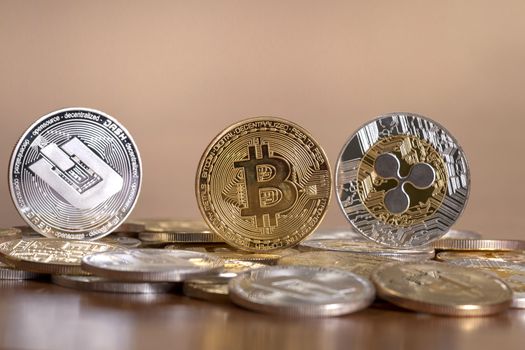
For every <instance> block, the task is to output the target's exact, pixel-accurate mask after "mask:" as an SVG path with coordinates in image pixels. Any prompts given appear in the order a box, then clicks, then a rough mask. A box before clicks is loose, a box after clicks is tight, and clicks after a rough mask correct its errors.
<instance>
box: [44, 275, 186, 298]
mask: <svg viewBox="0 0 525 350" xmlns="http://www.w3.org/2000/svg"><path fill="white" fill-rule="evenodd" d="M51 281H52V282H53V283H54V284H56V285H59V286H62V287H66V288H74V289H82V290H88V291H92V292H107V293H128V294H155V293H168V292H172V291H174V290H175V289H176V288H175V284H173V283H164V282H154V283H141V282H138V283H135V282H119V281H112V280H108V279H106V278H102V277H97V276H67V275H53V276H52V277H51Z"/></svg>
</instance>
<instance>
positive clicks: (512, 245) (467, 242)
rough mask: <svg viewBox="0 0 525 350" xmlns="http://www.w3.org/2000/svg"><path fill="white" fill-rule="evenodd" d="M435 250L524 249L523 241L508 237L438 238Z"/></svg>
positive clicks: (433, 245)
mask: <svg viewBox="0 0 525 350" xmlns="http://www.w3.org/2000/svg"><path fill="white" fill-rule="evenodd" d="M431 246H432V247H434V248H435V249H436V250H525V241H519V240H509V239H439V240H437V241H434V242H432V243H431Z"/></svg>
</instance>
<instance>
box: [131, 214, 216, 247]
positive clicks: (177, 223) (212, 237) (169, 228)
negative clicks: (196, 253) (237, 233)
mask: <svg viewBox="0 0 525 350" xmlns="http://www.w3.org/2000/svg"><path fill="white" fill-rule="evenodd" d="M141 222H142V223H143V224H144V226H145V229H146V231H145V232H141V233H139V238H140V239H141V240H142V241H143V242H146V243H183V242H186V243H212V242H224V240H223V239H222V238H221V237H220V236H218V235H217V234H216V233H215V232H213V231H212V230H210V228H209V226H208V225H207V224H206V223H205V222H204V221H191V220H186V221H185V220H170V219H166V220H143V221H141Z"/></svg>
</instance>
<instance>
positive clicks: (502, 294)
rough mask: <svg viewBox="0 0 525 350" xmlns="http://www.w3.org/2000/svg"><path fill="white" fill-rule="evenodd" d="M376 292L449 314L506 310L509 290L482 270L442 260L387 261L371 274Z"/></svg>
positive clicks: (400, 302) (414, 307)
mask: <svg viewBox="0 0 525 350" xmlns="http://www.w3.org/2000/svg"><path fill="white" fill-rule="evenodd" d="M372 281H373V282H374V285H375V286H376V290H377V295H378V296H379V297H380V298H382V299H384V300H387V301H389V302H391V303H393V304H395V305H398V306H401V307H403V308H406V309H410V310H414V311H420V312H427V313H433V314H438V315H450V316H484V315H490V314H495V313H498V312H501V311H504V310H506V309H507V308H508V307H509V306H510V305H511V303H512V291H511V290H510V288H509V287H508V286H507V285H506V284H505V283H504V282H502V281H501V280H500V279H498V278H496V277H494V276H491V275H490V274H487V273H485V272H482V271H477V270H474V269H469V268H462V267H457V266H451V265H448V264H444V263H436V262H426V263H390V264H386V265H383V266H381V267H379V268H378V269H377V270H375V271H374V273H372Z"/></svg>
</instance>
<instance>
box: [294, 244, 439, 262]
mask: <svg viewBox="0 0 525 350" xmlns="http://www.w3.org/2000/svg"><path fill="white" fill-rule="evenodd" d="M299 250H302V251H307V250H331V251H338V252H348V253H354V254H368V255H379V256H385V257H390V258H393V259H395V260H402V261H418V260H430V259H433V258H434V256H435V252H434V248H432V247H417V248H412V249H396V248H390V247H387V246H382V245H379V244H377V243H374V242H372V241H361V240H348V239H317V240H307V241H304V242H301V243H300V244H299Z"/></svg>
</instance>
